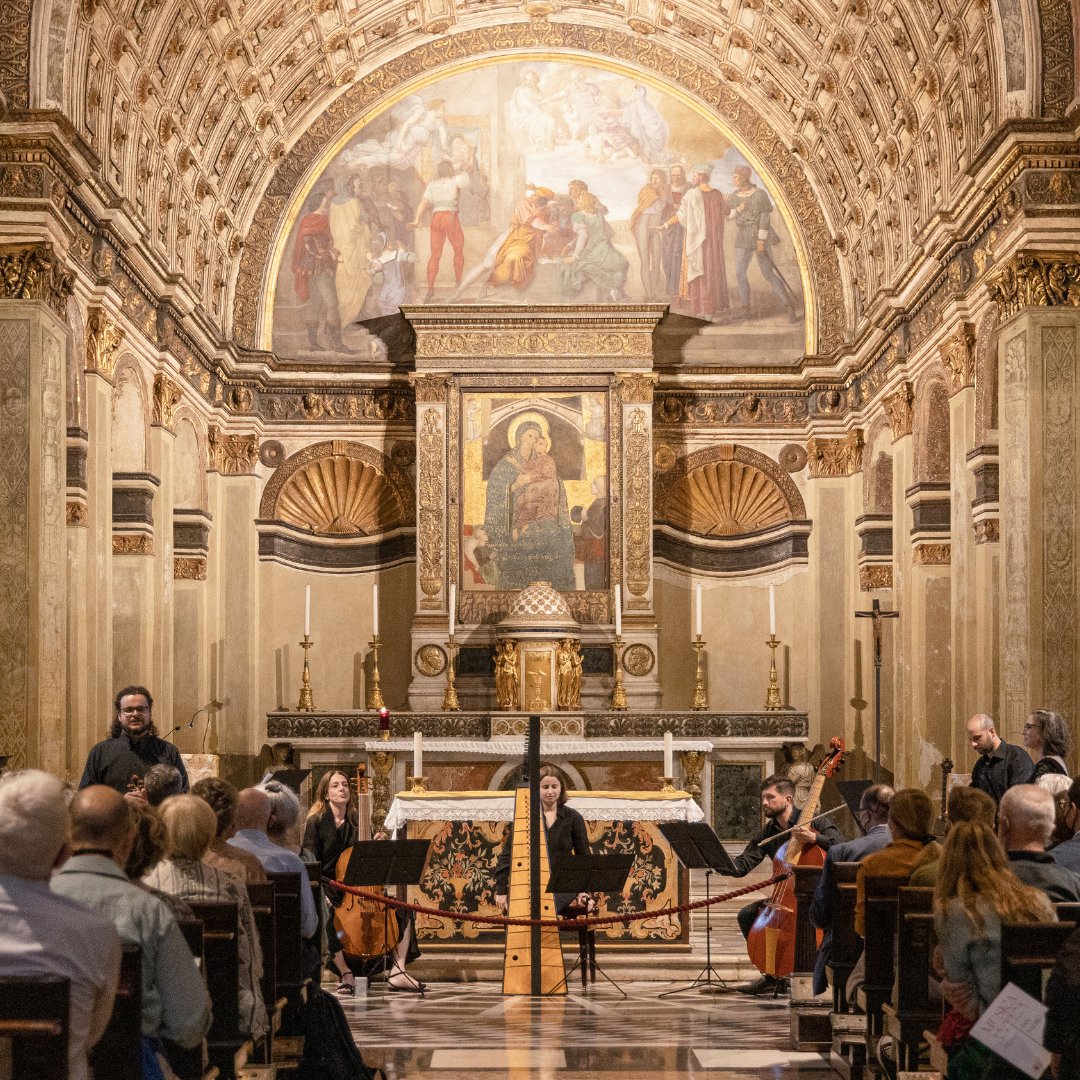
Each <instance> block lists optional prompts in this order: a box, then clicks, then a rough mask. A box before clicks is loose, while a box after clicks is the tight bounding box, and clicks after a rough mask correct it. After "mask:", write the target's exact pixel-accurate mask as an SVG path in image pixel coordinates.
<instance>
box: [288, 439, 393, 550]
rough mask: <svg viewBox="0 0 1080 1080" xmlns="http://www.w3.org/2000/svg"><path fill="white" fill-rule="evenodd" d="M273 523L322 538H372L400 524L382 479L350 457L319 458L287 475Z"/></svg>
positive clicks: (368, 466)
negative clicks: (293, 527)
mask: <svg viewBox="0 0 1080 1080" xmlns="http://www.w3.org/2000/svg"><path fill="white" fill-rule="evenodd" d="M275 511H276V512H275V514H274V517H275V518H276V519H277V520H278V521H284V522H287V523H288V524H290V525H296V526H299V527H300V528H302V529H310V530H311V531H312V532H315V533H321V534H323V535H325V536H372V535H374V534H376V533H380V532H386V531H387V530H388V529H392V528H395V527H396V526H398V525H401V524H402V523H403V519H404V515H403V513H402V506H401V499H400V496H399V495H398V493H397V492H396V491H395V490H394V489H393V488H392V487H391V486H390V484H389V483H388V482H387V479H386V477H385V476H384V475H383V474H382V473H380V472H378V471H377V470H376V469H374V468H372V467H371V466H370V465H367V464H365V463H364V462H362V461H357V460H355V459H354V458H344V457H325V458H320V459H318V460H317V461H313V462H311V463H310V464H309V465H307V466H305V467H304V468H302V469H300V470H299V471H297V472H295V473H293V475H292V476H291V477H289V479H288V480H287V481H286V483H285V485H284V487H282V489H281V492H280V494H279V495H278V498H277V505H276V507H275Z"/></svg>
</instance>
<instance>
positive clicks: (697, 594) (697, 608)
mask: <svg viewBox="0 0 1080 1080" xmlns="http://www.w3.org/2000/svg"><path fill="white" fill-rule="evenodd" d="M694 633H695V634H697V636H698V637H701V586H700V585H698V586H696V587H695V589H694ZM665 775H667V774H665Z"/></svg>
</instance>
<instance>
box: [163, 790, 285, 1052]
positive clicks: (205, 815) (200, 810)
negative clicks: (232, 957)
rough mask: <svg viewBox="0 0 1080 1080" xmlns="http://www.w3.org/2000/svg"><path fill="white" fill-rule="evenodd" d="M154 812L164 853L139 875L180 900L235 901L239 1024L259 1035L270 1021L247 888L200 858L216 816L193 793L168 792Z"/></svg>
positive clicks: (257, 939)
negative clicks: (161, 829)
mask: <svg viewBox="0 0 1080 1080" xmlns="http://www.w3.org/2000/svg"><path fill="white" fill-rule="evenodd" d="M159 812H160V814H161V820H162V821H163V822H164V824H165V858H164V859H162V860H161V861H160V862H159V863H158V864H157V866H155V867H154V868H153V869H152V870H151V871H150V872H149V873H148V874H147V875H146V876H145V877H144V879H143V880H144V881H145V882H146V883H147V884H148V885H150V886H151V887H152V888H155V889H160V890H161V891H162V892H167V893H171V894H172V895H173V896H178V897H180V898H181V899H182V900H210V901H215V902H219V903H235V904H236V905H237V908H238V915H239V935H238V940H237V946H238V952H239V957H240V970H239V973H238V976H239V992H240V1026H241V1028H242V1029H243V1030H244V1031H245V1032H247V1034H248V1035H250V1036H251V1038H252V1039H255V1040H258V1039H261V1038H262V1037H263V1036H264V1035H265V1034H266V1032H267V1030H268V1029H269V1026H270V1025H269V1022H268V1020H267V1016H266V1006H265V1004H264V1002H263V997H262V990H261V988H260V986H259V980H260V979H261V978H262V972H263V961H262V949H261V948H260V947H259V935H258V931H257V930H256V929H255V916H254V914H253V913H252V911H251V902H250V901H249V900H248V894H247V887H246V885H245V884H244V883H243V882H241V881H240V879H239V878H236V877H234V876H233V875H232V874H229V873H226V872H225V871H224V870H218V869H216V868H215V867H213V866H207V864H206V863H204V862H203V861H202V859H203V856H204V855H205V854H206V852H207V850H208V849H209V847H210V843H211V841H212V840H213V839H214V836H215V835H216V834H217V816H216V815H215V814H214V811H213V810H212V809H211V808H210V806H209V805H208V804H207V803H206V802H205V801H204V800H202V799H200V798H199V797H198V796H197V795H173V796H172V798H169V799H166V800H165V801H164V802H163V803H162V804H161V807H160V810H159Z"/></svg>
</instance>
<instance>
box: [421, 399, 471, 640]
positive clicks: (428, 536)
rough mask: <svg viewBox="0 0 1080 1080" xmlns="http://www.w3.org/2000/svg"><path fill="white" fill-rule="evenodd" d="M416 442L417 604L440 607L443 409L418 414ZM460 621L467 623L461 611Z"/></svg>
mask: <svg viewBox="0 0 1080 1080" xmlns="http://www.w3.org/2000/svg"><path fill="white" fill-rule="evenodd" d="M416 442H417V452H416V461H417V480H416V504H417V514H416V525H417V532H418V536H417V547H418V553H419V567H418V570H419V574H418V577H419V581H420V590H421V592H423V594H424V597H423V599H422V600H421V601H420V606H421V607H422V608H426V609H435V610H437V609H439V608H440V607H441V606H442V602H441V599H440V598H441V596H442V592H443V572H444V567H445V565H446V564H445V561H444V557H443V556H444V547H445V536H446V516H445V515H446V510H445V507H446V488H445V483H446V469H445V461H446V458H445V442H446V437H445V433H444V430H443V417H442V412H441V410H440V409H439V408H437V407H430V406H429V407H427V408H424V409H422V410H421V412H420V413H419V425H418V430H417V436H416ZM462 621H464V622H469V621H470V620H468V619H467V618H466V617H465V616H464V614H463V615H462Z"/></svg>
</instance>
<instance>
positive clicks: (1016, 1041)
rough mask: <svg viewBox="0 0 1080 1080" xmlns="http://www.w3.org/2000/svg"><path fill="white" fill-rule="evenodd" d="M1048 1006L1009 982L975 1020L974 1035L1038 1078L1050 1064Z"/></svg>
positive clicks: (1033, 1078) (1011, 1063)
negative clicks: (1046, 1039)
mask: <svg viewBox="0 0 1080 1080" xmlns="http://www.w3.org/2000/svg"><path fill="white" fill-rule="evenodd" d="M1045 1027H1046V1006H1045V1005H1044V1004H1043V1003H1042V1002H1041V1001H1036V1000H1035V998H1033V997H1032V996H1031V995H1030V994H1025V993H1024V991H1023V990H1021V989H1020V987H1018V986H1017V985H1015V983H1007V984H1006V986H1005V987H1004V989H1002V991H1001V993H1000V994H998V996H997V997H996V998H994V1000H993V1001H992V1002H990V1006H989V1008H988V1009H987V1010H986V1012H984V1013H983V1014H982V1016H980V1017H979V1019H978V1020H977V1021H976V1022H975V1026H974V1027H973V1028H972V1029H971V1034H972V1035H973V1036H974V1037H975V1038H976V1039H978V1040H979V1042H981V1043H982V1044H983V1045H984V1046H986V1047H988V1048H989V1049H990V1050H993V1051H994V1053H995V1054H997V1055H998V1056H999V1057H1003V1058H1004V1059H1005V1060H1006V1061H1007V1062H1008V1063H1009V1064H1010V1065H1014V1066H1016V1068H1018V1069H1019V1070H1020V1071H1021V1072H1024V1073H1027V1075H1028V1076H1030V1077H1032V1080H1038V1077H1040V1076H1042V1074H1043V1073H1044V1072H1046V1069H1047V1067H1048V1066H1049V1064H1050V1051H1049V1050H1046V1049H1044V1048H1043V1045H1042V1038H1043V1029H1044V1028H1045Z"/></svg>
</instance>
